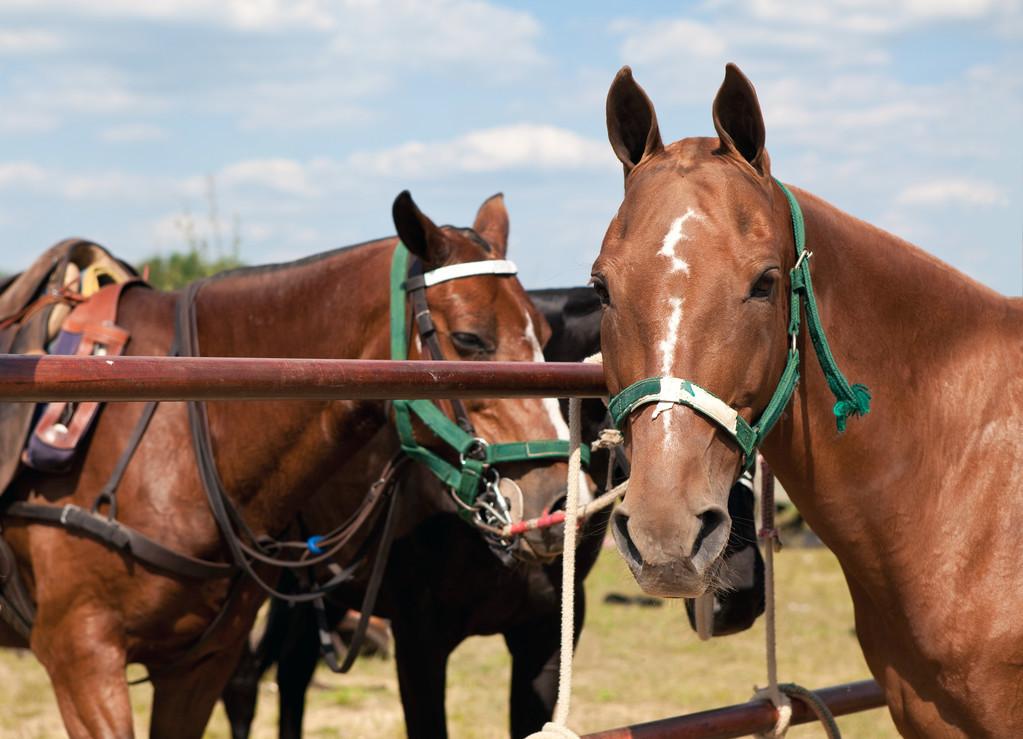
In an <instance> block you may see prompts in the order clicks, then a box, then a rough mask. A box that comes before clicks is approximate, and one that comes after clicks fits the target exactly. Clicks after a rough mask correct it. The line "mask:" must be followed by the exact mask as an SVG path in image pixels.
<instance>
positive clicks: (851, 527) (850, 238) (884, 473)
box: [764, 193, 1023, 583]
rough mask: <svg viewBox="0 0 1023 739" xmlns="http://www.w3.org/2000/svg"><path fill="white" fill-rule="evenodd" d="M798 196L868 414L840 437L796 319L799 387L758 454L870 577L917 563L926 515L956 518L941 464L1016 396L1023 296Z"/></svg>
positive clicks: (828, 307) (824, 534) (952, 491)
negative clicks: (912, 542)
mask: <svg viewBox="0 0 1023 739" xmlns="http://www.w3.org/2000/svg"><path fill="white" fill-rule="evenodd" d="M799 200H800V203H801V204H802V205H803V211H804V216H805V218H806V231H807V247H808V249H810V250H811V251H813V253H814V256H813V260H812V269H813V278H814V288H815V291H816V293H817V301H818V306H819V308H820V312H821V316H822V321H823V325H824V328H825V333H826V335H827V337H828V339H829V341H830V343H831V347H832V350H833V352H834V354H835V357H836V359H837V361H838V365H839V367H840V368H841V370H842V371H843V373H844V374H845V376H846V377H847V378H848V380H849V381H850V382H852V383H863V384H865V385H867V386H868V387H869V389H870V391H871V393H872V395H873V400H872V409H871V412H870V413H869V415H867V416H864V417H862V418H855V417H853V418H850V419H849V423H848V427H847V430H846V431H845V432H844V433H843V434H839V433H838V431H837V429H836V425H835V418H834V415H833V413H832V406H833V405H834V402H835V399H834V397H833V396H832V394H831V392H830V390H829V389H828V387H827V384H826V382H825V379H824V376H823V372H822V371H821V369H820V365H819V364H818V361H817V359H816V357H815V356H814V352H813V348H812V346H811V344H810V342H809V341H808V340H807V337H806V329H805V324H804V329H803V332H802V335H801V337H800V351H801V356H802V366H801V368H800V374H801V381H800V385H799V388H798V390H797V392H796V395H795V397H794V398H793V400H792V403H791V406H790V409H789V411H788V414H787V416H786V417H785V418H784V419H783V420H782V422H781V423H780V424H779V425H778V427H776V429H775V431H774V432H773V433H772V435H771V436H770V437H769V438H768V440H767V441H766V443H765V445H764V453H765V456H766V457H767V459H768V461H769V462H770V464H771V466H772V468H774V469H775V470H776V472H777V474H778V477H779V479H780V480H781V482H782V484H783V485H784V486H785V488H786V490H787V491H788V492H789V494H790V495H791V497H792V499H793V501H794V502H795V503H796V505H797V506H798V508H799V509H800V511H801V512H802V513H803V515H804V516H805V517H806V519H807V521H808V522H809V523H810V524H811V526H813V527H814V529H815V531H817V533H818V534H819V535H820V536H821V538H822V539H823V540H824V541H825V543H827V544H828V545H829V546H830V547H831V548H832V549H833V550H835V552H836V554H838V556H839V559H840V560H841V561H842V562H843V565H844V566H845V569H846V571H847V573H848V572H850V569H852V570H854V571H856V572H858V573H859V574H860V575H861V576H862V577H864V579H866V580H870V579H871V573H872V576H873V582H874V583H876V582H878V581H879V580H880V579H883V578H889V577H898V570H899V568H900V567H901V566H906V567H912V566H913V562H912V561H910V560H911V559H912V558H913V557H914V556H916V557H917V561H916V566H917V567H919V552H915V553H914V552H913V551H912V550H913V547H912V546H909V545H908V544H909V539H910V538H912V536H913V535H914V533H913V532H916V531H919V530H920V529H921V528H923V529H924V530H925V531H926V528H927V524H928V523H929V521H928V516H931V515H939V516H943V515H945V514H946V509H947V513H948V515H950V516H953V520H959V521H963V518H962V516H963V513H964V509H963V507H962V500H961V497H960V495H961V492H962V485H963V480H962V478H961V477H956V476H955V475H954V474H952V473H951V472H950V471H949V467H950V463H951V462H952V461H957V462H958V463H960V464H962V463H964V462H965V461H966V460H963V459H962V454H963V451H964V447H963V445H962V443H961V442H963V440H964V439H966V438H967V437H969V435H970V434H971V433H973V431H974V430H975V429H976V428H977V427H979V426H981V425H983V422H985V421H986V420H989V419H990V418H991V406H992V403H993V402H997V397H998V395H999V394H1000V393H1002V392H1003V391H1005V390H1006V388H1007V386H1010V385H1013V384H1015V386H1016V388H1017V394H1016V397H1023V393H1020V392H1018V391H1019V389H1020V388H1019V385H1020V380H1019V379H1018V374H1019V373H1018V367H1019V366H1021V365H1023V344H1021V342H1020V341H1019V337H1018V326H1019V325H1021V324H1020V322H1021V321H1023V301H1020V300H1013V299H1009V298H1005V297H1003V296H1001V295H998V294H997V293H995V292H993V291H991V290H989V289H987V288H985V287H983V286H981V285H979V284H978V283H976V282H973V281H972V280H970V279H969V278H967V277H965V276H964V275H962V274H960V273H958V272H956V271H955V270H953V269H952V268H951V267H949V266H948V265H946V264H944V263H942V262H941V261H939V260H938V259H936V258H934V257H932V256H930V255H928V254H926V253H925V252H923V251H922V250H920V249H918V248H916V247H914V246H912V245H910V244H908V243H906V242H904V241H902V240H900V239H898V238H896V237H894V236H892V235H890V234H888V233H885V232H883V231H881V230H880V229H877V228H874V227H873V226H870V225H869V224H866V223H863V222H861V221H859V220H857V219H854V218H852V217H851V216H848V215H846V214H844V213H841V212H839V211H838V210H837V209H835V208H833V207H832V206H830V205H828V204H826V203H824V202H823V201H821V200H819V199H817V198H815V197H813V196H811V195H808V194H806V193H799ZM980 378H983V381H980ZM1017 414H1018V410H1017ZM985 416H986V417H985ZM953 467H955V465H953ZM960 469H961V470H963V467H960ZM968 469H969V468H968V467H966V470H968ZM961 474H967V472H966V471H962V472H961ZM953 511H954V513H953ZM961 525H964V526H965V525H968V522H966V521H963V523H962V524H961ZM928 535H931V534H928ZM931 538H932V539H936V538H938V537H933V536H931ZM882 558H883V559H882ZM882 561H883V562H884V566H883V567H881V566H880V562H882Z"/></svg>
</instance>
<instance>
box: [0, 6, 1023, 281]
mask: <svg viewBox="0 0 1023 739" xmlns="http://www.w3.org/2000/svg"><path fill="white" fill-rule="evenodd" d="M727 61H735V62H737V63H738V64H739V65H740V66H741V67H742V68H743V70H744V71H745V72H746V74H747V75H748V76H749V77H750V78H751V79H752V80H753V82H754V84H755V85H756V86H757V89H758V92H759V95H760V99H761V103H762V105H763V108H764V114H765V117H766V123H767V139H768V149H769V151H770V153H771V158H772V166H773V170H774V173H775V174H776V175H777V176H779V177H780V178H782V179H783V180H786V181H788V182H792V183H794V184H797V185H800V186H802V187H805V188H807V189H809V190H812V191H814V192H816V193H818V194H820V195H822V196H823V197H825V198H827V199H828V200H830V201H832V202H833V203H835V204H836V205H838V206H839V207H841V208H843V209H844V210H847V211H849V212H851V213H853V214H855V215H857V216H859V217H861V218H864V219H866V220H868V221H871V222H873V223H876V224H878V225H880V226H882V227H884V228H886V229H888V230H890V231H893V232H894V233H896V234H898V235H900V236H902V237H904V238H906V239H908V240H910V241H913V242H914V243H917V244H919V245H920V246H922V247H924V248H926V249H928V250H929V251H931V252H933V253H935V254H937V255H938V256H939V257H941V258H942V259H945V260H947V261H949V262H951V263H952V264H953V265H954V266H956V267H957V268H959V269H961V270H963V271H965V272H967V273H968V274H970V275H972V276H973V277H975V278H977V279H978V280H980V281H982V282H984V283H985V284H987V285H989V286H991V287H993V288H995V289H997V290H999V291H1001V292H1003V293H1007V294H1012V295H1018V294H1020V291H1021V282H1023V264H1021V251H1023V248H1021V237H1023V141H1021V138H1020V136H1021V131H1023V0H839V1H838V2H833V3H823V2H819V0H789V1H788V2H783V1H782V0H752V1H751V2H746V3H742V2H734V1H732V0H707V1H706V2H698V3H678V2H674V3H652V2H647V3H644V2H633V3H629V4H625V3H620V2H618V3H610V2H603V1H591V2H586V3H574V4H569V3H551V2H539V1H535V2H519V3H505V4H500V3H497V2H480V1H477V0H442V1H438V2H432V3H420V2H407V1H397V2H374V0H322V1H321V0H293V1H291V2H285V0H220V2H199V1H198V0H178V1H176V2H175V1H172V0H146V2H138V0H90V1H89V2H88V3H82V2H79V1H78V0H3V2H2V3H0V269H3V270H12V269H17V268H21V267H23V266H25V265H26V264H27V263H28V262H29V261H30V260H31V259H32V257H33V256H34V255H35V254H37V253H38V252H40V251H41V250H42V249H44V248H45V247H47V246H48V245H50V244H51V243H52V242H54V241H56V240H58V239H60V238H63V237H65V236H68V235H72V234H74V235H81V236H86V237H89V238H92V239H95V240H97V241H100V242H101V243H104V244H105V245H107V246H109V247H110V248H111V249H112V250H114V251H115V252H116V253H118V254H119V255H121V256H123V257H125V258H127V259H129V260H133V261H136V262H141V261H143V260H144V258H145V257H146V256H148V255H151V254H154V253H163V252H167V251H170V250H173V249H181V248H183V247H184V244H185V243H186V237H185V234H184V231H185V230H186V229H187V228H189V227H190V228H192V229H194V230H195V231H196V232H197V233H200V234H204V233H208V232H210V230H211V226H210V224H209V218H208V216H207V211H208V197H207V192H208V189H209V186H210V185H209V183H210V182H211V181H212V182H213V183H215V184H214V187H215V191H216V197H217V206H218V212H219V219H218V220H219V222H220V224H221V225H220V233H221V234H223V235H224V238H225V239H228V238H229V234H230V232H231V231H232V229H233V224H234V223H235V221H237V224H238V230H239V234H240V240H241V257H242V258H243V259H244V260H245V261H247V262H249V263H260V262H267V261H280V260H286V259H291V258H296V257H299V256H303V255H306V254H310V253H314V252H317V251H323V250H326V249H329V248H333V247H335V246H339V245H343V244H348V243H354V242H358V241H364V240H366V239H370V238H374V237H377V236H383V235H386V234H390V233H392V232H393V226H392V224H391V222H390V204H391V202H392V200H393V198H394V196H395V195H396V194H397V193H398V192H399V191H400V190H402V189H404V188H409V189H410V190H411V191H412V194H413V196H414V197H415V198H416V200H417V202H418V203H419V204H420V206H421V207H422V208H423V210H424V211H425V212H427V213H428V214H429V215H431V217H433V218H434V220H436V221H438V222H441V223H455V224H458V225H468V224H469V223H471V221H472V218H473V215H474V214H475V211H476V208H477V207H478V205H479V204H480V203H481V202H482V201H483V200H484V199H485V198H486V197H487V196H489V195H491V194H492V193H494V192H497V191H502V192H504V193H505V195H506V201H507V204H508V208H509V211H510V213H511V256H512V257H513V258H514V259H515V260H516V261H517V262H518V263H519V265H520V268H521V273H522V278H523V281H524V282H525V283H526V284H527V285H529V286H537V287H539V286H552V285H564V284H582V283H583V282H585V280H586V279H587V277H588V275H589V267H590V263H591V261H592V260H593V258H594V256H595V255H596V253H597V251H598V250H599V247H600V241H601V238H602V236H603V233H604V229H605V228H606V226H607V223H608V220H609V219H610V217H611V215H612V214H613V213H614V211H615V209H616V208H617V206H618V203H619V201H620V197H621V175H620V171H621V170H620V167H619V165H618V163H617V161H616V160H615V159H614V156H613V155H612V153H611V150H610V147H609V146H608V144H607V139H606V134H605V131H604V97H605V95H606V93H607V88H608V85H609V84H610V82H611V79H612V77H613V76H614V73H615V71H616V70H617V69H618V68H619V67H620V66H621V65H622V64H630V65H632V67H633V69H634V71H635V74H636V77H637V79H638V80H639V81H640V83H641V84H643V85H644V86H645V87H646V89H647V91H648V92H649V93H650V95H651V97H652V98H653V100H654V102H655V104H656V106H657V110H658V116H659V119H660V123H661V131H662V133H663V135H664V137H665V139H666V140H673V139H676V138H683V137H685V136H692V135H710V134H712V133H713V127H712V125H711V119H710V104H711V100H712V99H713V95H714V92H715V91H716V89H717V87H718V85H719V84H720V81H721V77H722V73H723V68H724V63H725V62H727ZM189 224H190V225H189Z"/></svg>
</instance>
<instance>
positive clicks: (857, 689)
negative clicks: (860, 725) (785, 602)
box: [583, 680, 884, 739]
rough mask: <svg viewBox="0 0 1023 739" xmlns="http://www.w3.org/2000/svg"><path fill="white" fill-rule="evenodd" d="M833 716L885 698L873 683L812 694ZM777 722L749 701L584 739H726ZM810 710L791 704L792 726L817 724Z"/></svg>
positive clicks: (769, 710)
mask: <svg viewBox="0 0 1023 739" xmlns="http://www.w3.org/2000/svg"><path fill="white" fill-rule="evenodd" d="M815 692H816V693H817V695H818V696H820V698H821V700H823V701H824V702H825V703H826V704H827V705H828V708H829V709H831V712H832V713H833V714H834V715H835V716H844V715H846V714H849V713H858V712H859V711H866V710H869V709H871V708H880V707H881V706H883V705H884V694H883V693H882V692H881V686H879V685H878V684H877V683H876V682H874V681H873V680H861V681H860V682H856V683H848V684H846V685H836V686H835V687H832V688H823V689H821V690H818V691H815ZM776 720H777V711H776V710H775V708H774V706H772V705H771V704H770V703H769V702H768V701H751V702H749V703H739V704H737V705H734V706H726V707H724V708H713V709H711V710H709V711H701V712H699V713H690V714H687V715H685V716H675V717H674V718H665V719H661V720H660V721H651V722H649V723H645V724H636V725H634V726H625V727H622V728H620V729H610V730H608V731H600V732H597V733H596V734H587V735H586V736H585V737H583V739H729V738H730V737H740V736H748V735H749V734H754V733H756V732H759V731H768V730H770V729H771V728H772V727H773V726H774V723H775V721H776ZM816 720H817V717H816V716H815V715H814V713H813V711H811V710H810V708H809V707H808V706H807V705H806V704H804V703H802V702H800V701H798V700H793V701H792V723H793V724H806V723H810V722H811V721H816Z"/></svg>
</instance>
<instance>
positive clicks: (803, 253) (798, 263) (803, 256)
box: [792, 249, 813, 270]
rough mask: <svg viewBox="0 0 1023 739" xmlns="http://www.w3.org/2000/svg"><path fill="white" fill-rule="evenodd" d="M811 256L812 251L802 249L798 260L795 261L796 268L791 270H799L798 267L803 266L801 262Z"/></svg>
mask: <svg viewBox="0 0 1023 739" xmlns="http://www.w3.org/2000/svg"><path fill="white" fill-rule="evenodd" d="M812 256H813V252H812V251H810V250H809V249H804V250H803V251H801V252H800V253H799V259H797V260H796V266H795V267H793V268H792V269H794V270H796V269H799V268H800V267H802V266H803V261H804V260H808V259H809V258H810V257H812Z"/></svg>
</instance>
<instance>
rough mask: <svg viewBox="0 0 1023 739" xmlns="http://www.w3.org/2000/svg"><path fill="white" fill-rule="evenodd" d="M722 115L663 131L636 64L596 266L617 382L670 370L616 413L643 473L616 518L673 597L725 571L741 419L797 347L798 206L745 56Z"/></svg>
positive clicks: (613, 127)
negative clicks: (782, 180) (619, 198)
mask: <svg viewBox="0 0 1023 739" xmlns="http://www.w3.org/2000/svg"><path fill="white" fill-rule="evenodd" d="M713 120H714V127H715V129H716V130H717V134H718V136H717V138H688V139H683V140H681V141H677V142H675V143H673V144H669V145H668V146H665V145H664V144H663V143H662V141H661V136H660V132H659V130H658V125H657V116H656V113H655V112H654V106H653V104H652V103H651V101H650V99H649V97H647V95H646V93H645V92H644V91H643V89H642V88H641V87H640V86H639V85H638V84H637V83H636V82H635V81H634V80H633V77H632V72H631V70H630V69H629V68H628V67H625V68H623V69H622V70H621V71H620V72H619V73H618V75H617V77H616V78H615V80H614V82H613V84H612V85H611V89H610V92H609V94H608V100H607V126H608V135H609V138H610V141H611V146H612V148H613V149H614V152H615V154H616V155H617V156H618V158H619V159H620V160H621V162H622V164H623V166H624V169H625V196H624V200H623V202H622V205H621V207H620V208H619V210H618V213H617V214H616V215H615V217H614V219H613V220H612V221H611V224H610V226H609V227H608V230H607V234H606V236H605V237H604V242H603V245H602V247H601V252H600V255H599V257H598V258H597V260H596V262H595V263H594V266H593V273H592V277H593V280H592V284H593V286H594V288H595V289H596V291H597V293H598V294H599V295H600V297H601V300H602V302H603V303H604V316H603V320H602V325H601V338H602V351H603V359H604V367H605V372H606V375H607V381H608V388H609V390H610V392H611V394H612V396H614V395H616V394H618V393H620V392H621V391H622V390H624V389H627V388H632V387H633V386H634V383H637V382H638V381H640V380H644V379H646V378H664V379H662V380H661V383H660V385H661V389H660V390H658V391H655V392H653V393H652V394H648V395H647V396H644V397H642V398H640V397H636V398H635V399H633V400H634V402H627V403H625V404H624V405H625V407H624V408H623V409H622V413H621V417H620V418H619V419H618V420H619V422H620V423H621V425H622V427H623V430H625V431H626V438H627V445H628V446H627V448H628V450H629V453H630V458H631V463H632V477H631V481H630V484H629V489H628V493H627V495H626V497H625V500H624V503H623V504H622V505H621V506H620V507H619V508H618V509H617V510H616V511H615V513H614V517H613V522H612V530H613V532H614V536H615V540H616V542H617V545H618V548H619V550H620V551H621V553H622V555H623V557H624V558H625V560H626V561H627V562H628V564H629V567H630V569H631V570H632V573H633V575H634V576H635V578H636V580H637V582H638V583H639V585H640V586H641V587H642V588H643V589H644V590H646V591H647V592H650V593H655V594H658V595H664V596H695V595H699V594H701V593H703V592H704V591H705V590H706V589H707V588H708V587H713V586H714V585H715V580H716V577H715V576H716V574H717V572H718V568H719V566H720V560H721V555H722V553H723V551H724V549H725V545H726V543H727V541H728V535H729V528H730V525H731V519H730V517H729V514H728V509H727V501H728V494H729V490H730V488H731V487H732V484H733V483H734V482H735V480H736V479H737V477H738V475H739V474H740V472H741V470H742V468H743V465H744V463H745V462H746V461H747V459H748V457H749V454H750V450H749V448H748V444H747V448H746V449H745V450H744V448H743V445H742V443H740V436H741V434H738V435H737V434H736V433H732V430H733V429H735V428H738V427H741V426H743V423H745V424H746V426H745V428H747V429H748V428H750V425H751V424H755V423H756V421H757V419H758V418H759V417H760V416H761V414H762V413H763V411H764V409H765V407H767V405H768V403H769V401H770V400H771V398H772V394H773V393H774V391H775V388H776V387H777V386H778V383H779V377H780V376H781V374H782V371H783V368H784V367H785V365H786V359H787V356H788V337H787V334H786V331H787V326H788V320H789V294H788V291H787V289H786V287H787V285H786V283H787V281H786V280H785V275H786V273H787V272H788V270H789V269H790V268H791V267H792V266H793V262H794V256H793V254H794V250H793V241H792V239H793V236H792V225H791V222H790V213H789V206H788V204H787V202H786V198H785V197H784V195H783V193H782V191H781V190H780V188H779V186H778V185H777V184H775V182H774V181H773V180H772V178H771V172H770V160H769V158H768V155H767V151H766V149H765V148H764V137H765V136H764V121H763V117H762V115H761V112H760V106H759V103H758V102H757V96H756V92H755V91H754V89H753V86H752V84H750V82H749V80H747V79H746V77H745V76H744V75H743V74H742V72H740V71H739V69H738V68H737V67H735V66H734V65H731V64H730V65H728V67H727V68H726V71H725V79H724V82H723V83H722V85H721V88H720V90H719V91H718V93H717V96H716V98H715V100H714V105H713ZM637 387H638V388H639V390H640V392H639V393H638V395H642V388H643V386H637ZM669 387H670V390H671V392H667V390H668V388H669ZM678 397H684V400H682V401H680V400H678ZM614 405H615V404H614V402H612V410H614ZM753 453H755V452H753Z"/></svg>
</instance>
